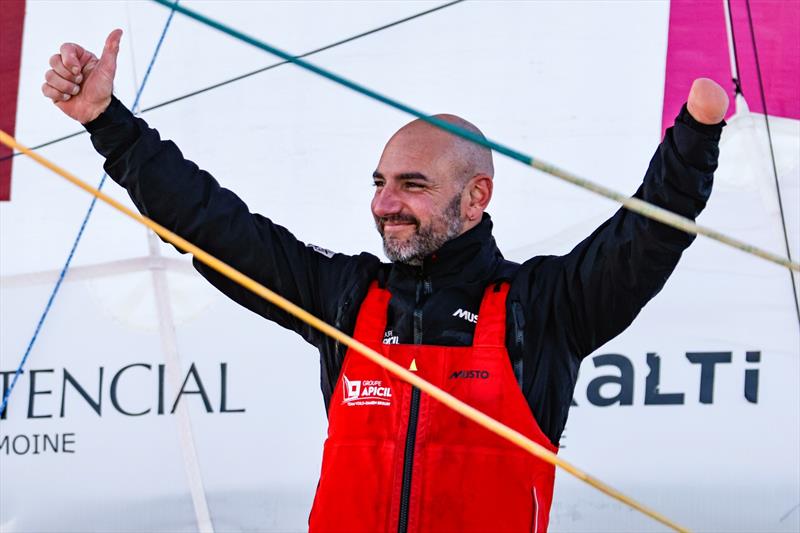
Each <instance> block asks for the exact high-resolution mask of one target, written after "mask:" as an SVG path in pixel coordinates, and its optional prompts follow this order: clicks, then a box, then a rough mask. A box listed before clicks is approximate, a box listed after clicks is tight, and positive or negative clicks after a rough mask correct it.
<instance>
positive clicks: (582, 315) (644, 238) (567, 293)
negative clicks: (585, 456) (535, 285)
mask: <svg viewBox="0 0 800 533" xmlns="http://www.w3.org/2000/svg"><path fill="white" fill-rule="evenodd" d="M727 107H728V98H727V95H726V94H725V91H724V90H723V89H722V88H721V87H720V86H719V85H717V84H716V83H714V82H713V81H711V80H708V79H699V80H696V81H695V83H694V84H693V86H692V89H691V91H690V94H689V98H688V102H687V105H686V106H684V108H683V109H682V111H681V113H680V114H679V115H678V117H677V119H676V121H675V125H674V126H673V127H671V128H669V129H668V130H667V132H666V135H665V136H664V140H663V141H662V143H661V144H660V145H659V147H658V149H657V150H656V153H655V155H654V156H653V158H652V160H651V161H650V166H649V168H648V169H647V173H646V174H645V177H644V181H643V183H642V185H641V186H640V187H639V190H638V191H637V192H636V194H635V196H636V197H638V198H641V199H643V200H646V201H648V202H650V203H653V204H655V205H658V206H661V207H663V208H665V209H668V210H670V211H673V212H676V213H678V214H680V215H683V216H685V217H688V218H690V219H694V218H695V217H696V216H697V215H698V214H700V212H701V211H702V210H703V208H704V207H705V205H706V201H707V200H708V197H709V195H710V194H711V186H712V183H713V175H714V171H715V170H716V168H717V157H718V155H719V148H718V143H719V137H720V133H721V131H722V126H723V125H724V122H723V118H724V116H725V112H726V110H727ZM694 238H695V236H694V235H690V234H687V233H684V232H683V231H681V230H677V229H674V228H672V227H668V226H665V225H664V224H661V223H659V222H655V221H653V220H651V219H648V218H645V217H643V216H641V215H639V214H636V213H633V212H630V211H628V210H626V209H624V208H622V209H620V210H619V211H618V212H617V213H616V214H615V215H614V216H613V217H611V218H610V219H609V220H607V221H606V222H605V223H604V224H603V225H601V226H600V227H599V228H598V229H597V230H595V231H594V233H592V234H591V235H590V236H589V237H588V238H586V239H585V240H584V241H583V242H581V243H580V244H578V246H576V247H575V249H573V250H572V251H571V252H570V253H569V254H567V255H566V256H563V257H556V258H549V259H548V260H545V261H541V262H538V263H537V265H536V268H535V269H534V270H535V272H536V275H538V276H540V277H544V278H545V279H548V280H549V282H550V283H551V286H552V290H554V291H555V293H554V294H553V303H554V307H555V308H556V309H555V311H556V313H557V315H558V317H559V319H560V327H562V328H564V329H565V330H566V331H567V332H568V333H567V334H568V335H569V336H570V337H571V340H572V343H571V344H573V346H574V348H575V352H574V354H573V355H576V356H577V357H578V358H582V357H585V356H586V355H589V354H590V353H591V352H592V351H593V350H594V349H596V348H597V347H599V346H600V345H602V344H604V343H605V342H607V341H608V340H610V339H611V338H613V337H615V336H616V335H618V334H619V333H620V332H621V331H622V330H624V329H625V328H626V327H627V326H628V325H629V324H630V323H631V322H632V321H633V319H634V318H635V317H636V315H637V314H638V313H639V311H640V310H641V309H642V307H644V305H645V304H646V303H647V302H648V301H649V300H650V299H651V298H652V297H653V296H655V295H656V294H657V293H658V292H659V291H660V290H661V288H662V287H663V286H664V283H665V282H666V280H667V278H668V277H669V275H670V274H671V273H672V271H673V270H674V269H675V266H676V265H677V263H678V260H679V259H680V257H681V254H682V253H683V250H685V249H686V248H687V247H688V246H689V245H690V244H691V243H692V241H693V240H694Z"/></svg>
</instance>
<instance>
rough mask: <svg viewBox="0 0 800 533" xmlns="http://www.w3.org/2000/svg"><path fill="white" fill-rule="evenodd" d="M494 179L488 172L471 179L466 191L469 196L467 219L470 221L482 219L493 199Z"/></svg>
mask: <svg viewBox="0 0 800 533" xmlns="http://www.w3.org/2000/svg"><path fill="white" fill-rule="evenodd" d="M493 187H494V183H493V180H492V178H491V177H490V176H488V175H486V174H478V175H476V176H474V177H473V178H472V179H470V180H469V182H468V183H467V187H466V191H467V194H468V198H467V209H466V215H467V219H468V220H470V221H475V220H480V218H481V216H482V215H483V212H484V211H485V210H486V207H487V206H488V205H489V201H490V200H491V199H492V190H493Z"/></svg>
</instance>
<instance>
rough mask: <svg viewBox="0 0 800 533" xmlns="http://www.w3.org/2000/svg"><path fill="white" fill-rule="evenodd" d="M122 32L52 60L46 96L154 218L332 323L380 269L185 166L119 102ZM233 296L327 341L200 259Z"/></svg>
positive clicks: (175, 150) (311, 338)
mask: <svg viewBox="0 0 800 533" xmlns="http://www.w3.org/2000/svg"><path fill="white" fill-rule="evenodd" d="M121 35H122V32H121V31H120V30H115V31H114V32H112V33H111V34H110V35H109V36H108V39H107V41H106V45H105V48H104V50H103V54H102V55H101V57H100V58H99V59H98V58H97V57H96V56H94V54H92V53H91V52H88V51H87V50H85V49H83V48H82V47H80V46H78V45H75V44H65V45H63V46H62V47H61V50H60V53H59V54H56V55H55V56H53V57H52V58H51V60H50V66H51V68H52V70H50V71H48V72H47V74H46V76H45V79H46V83H45V85H44V86H43V88H42V92H43V93H44V94H45V96H47V97H48V98H51V99H52V100H53V102H54V103H55V104H56V106H58V107H59V108H60V109H61V110H62V111H63V112H64V113H66V114H67V115H68V116H70V117H72V118H74V119H75V120H78V121H79V122H81V123H82V124H84V125H85V126H86V128H87V130H88V131H89V132H90V133H91V134H92V143H93V144H94V146H95V148H96V149H97V151H98V152H99V153H100V154H101V155H103V156H104V157H105V158H106V162H105V164H104V168H105V170H106V172H107V173H108V175H109V176H110V177H111V178H112V179H113V180H114V181H116V182H117V183H118V184H120V185H122V186H123V187H125V188H126V189H127V191H128V193H129V195H130V197H131V198H132V199H133V202H134V204H136V207H137V208H138V209H139V211H141V212H142V213H143V214H144V215H146V216H148V217H150V218H152V219H154V220H155V221H157V222H158V223H160V224H162V225H164V226H165V227H167V228H168V229H170V230H172V231H174V232H175V233H177V234H179V235H181V236H182V237H184V238H186V239H187V240H189V241H191V242H193V243H194V244H196V245H198V246H200V247H201V248H203V249H205V250H206V251H208V252H209V253H211V254H212V255H214V256H216V257H218V258H220V259H222V260H223V261H225V262H227V263H229V264H230V265H232V266H233V267H235V268H237V269H239V270H241V271H242V272H243V273H245V274H247V275H248V276H250V277H252V278H254V279H256V280H257V281H259V282H261V283H262V284H264V285H265V286H267V287H269V288H271V289H273V290H275V291H276V292H278V293H279V294H281V295H282V296H284V297H286V298H288V299H289V300H291V301H293V302H295V303H297V304H298V305H300V306H301V307H304V308H305V309H307V310H308V311H310V312H312V313H314V314H315V315H318V316H321V317H323V318H325V319H328V320H331V319H332V318H331V316H332V315H333V314H335V307H336V302H337V299H338V296H339V293H340V292H341V291H342V290H344V288H345V287H346V286H347V280H348V279H349V278H350V277H352V274H353V272H354V270H355V269H360V268H364V267H365V265H367V264H371V263H372V262H377V259H375V258H371V256H367V255H366V254H364V256H358V257H351V256H345V255H342V254H332V253H328V252H327V251H324V250H322V249H320V248H317V247H308V246H306V245H305V244H304V243H302V242H300V241H299V240H297V239H296V238H295V237H294V236H293V235H292V234H291V233H290V232H289V231H288V230H286V229H285V228H283V227H281V226H278V225H277V224H274V223H272V222H271V221H270V220H269V219H267V218H265V217H263V216H260V215H257V214H252V213H250V211H249V209H248V207H247V205H245V203H244V202H243V201H242V200H241V199H240V198H239V197H237V196H236V195H235V194H234V193H233V192H231V191H229V190H227V189H225V188H223V187H221V186H220V185H219V183H217V181H216V180H215V179H214V178H213V177H212V176H211V175H210V174H209V173H208V172H206V171H204V170H202V169H200V168H199V167H198V166H197V165H195V164H194V163H193V162H191V161H189V160H187V159H185V158H184V157H183V155H182V154H181V152H180V150H179V149H178V147H177V146H176V145H175V144H174V143H172V142H171V141H162V140H161V138H160V136H159V134H158V132H157V131H156V130H154V129H152V128H149V127H148V126H147V124H146V123H145V122H144V121H143V120H141V119H139V118H136V117H134V116H133V115H132V113H131V112H130V111H128V110H127V109H126V108H125V107H124V106H123V105H122V103H120V102H119V101H118V100H117V99H115V98H114V97H113V95H112V85H113V80H114V73H115V70H116V55H117V53H118V51H119V42H120V38H121ZM195 267H196V268H197V269H198V270H199V271H200V272H201V273H202V274H203V275H204V276H205V277H206V278H207V279H209V281H211V282H212V283H213V284H214V285H215V286H217V287H218V288H219V289H220V290H222V291H223V292H224V293H225V294H227V295H228V296H230V297H231V298H233V299H234V300H236V301H237V302H239V303H240V304H242V305H244V306H246V307H248V308H249V309H251V310H253V311H255V312H257V313H259V314H261V315H262V316H264V317H266V318H269V319H270V320H274V321H275V322H277V323H279V324H280V325H282V326H284V327H287V328H289V329H292V330H294V331H296V332H298V333H300V334H301V335H303V337H304V338H305V339H306V340H308V341H309V342H311V343H312V344H315V345H317V344H318V343H319V341H320V338H319V336H318V334H316V333H315V332H313V331H311V330H310V329H308V327H307V326H305V325H304V324H303V323H301V322H299V321H297V320H296V319H294V318H292V317H290V316H289V315H286V314H285V313H283V312H281V311H278V310H277V309H276V308H274V307H273V306H271V305H270V304H267V303H266V302H265V301H264V300H262V299H261V298H260V297H257V296H255V295H253V294H252V293H250V292H249V291H247V290H246V289H243V288H241V287H239V286H238V285H236V284H234V283H232V282H230V281H228V280H227V279H226V278H224V277H222V276H220V275H219V274H217V273H216V272H214V271H212V270H211V269H209V268H207V267H205V266H204V265H202V264H199V263H198V262H197V261H195Z"/></svg>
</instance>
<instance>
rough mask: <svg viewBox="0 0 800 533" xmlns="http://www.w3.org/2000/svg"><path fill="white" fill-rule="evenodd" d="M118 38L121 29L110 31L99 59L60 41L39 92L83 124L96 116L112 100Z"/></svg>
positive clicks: (120, 36) (76, 46)
mask: <svg viewBox="0 0 800 533" xmlns="http://www.w3.org/2000/svg"><path fill="white" fill-rule="evenodd" d="M120 39H122V30H114V31H112V32H111V33H110V34H109V35H108V37H107V38H106V44H105V47H104V48H103V53H102V54H101V56H100V58H99V59H98V58H97V56H95V55H94V54H93V53H91V52H89V51H88V50H85V49H84V48H82V47H81V46H79V45H77V44H74V43H64V44H62V45H61V50H60V51H59V53H58V54H55V55H54V56H53V57H51V58H50V67H51V70H48V71H47V72H46V73H45V75H44V79H45V83H44V85H42V94H44V95H45V96H46V97H47V98H50V99H51V100H52V101H53V103H54V104H55V105H56V107H58V108H59V109H61V111H63V112H64V113H65V114H66V115H67V116H68V117H71V118H74V119H75V120H77V121H79V122H80V123H82V124H86V123H87V122H91V121H92V120H94V119H95V118H97V117H98V116H99V115H100V113H102V112H103V111H105V109H106V108H107V107H108V105H109V104H110V103H111V93H112V91H113V88H114V75H115V74H116V71H117V54H118V53H119V42H120Z"/></svg>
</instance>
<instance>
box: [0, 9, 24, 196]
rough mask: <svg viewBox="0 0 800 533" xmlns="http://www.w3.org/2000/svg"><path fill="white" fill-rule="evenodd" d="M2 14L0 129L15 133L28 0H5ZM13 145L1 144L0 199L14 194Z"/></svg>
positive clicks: (0, 39)
mask: <svg viewBox="0 0 800 533" xmlns="http://www.w3.org/2000/svg"><path fill="white" fill-rule="evenodd" d="M2 3H3V14H2V16H0V130H3V131H4V132H6V133H8V134H9V135H14V126H15V124H16V118H17V92H18V90H19V64H20V59H21V52H22V25H23V22H24V19H25V0H3V1H2ZM10 155H11V149H10V148H8V147H6V145H4V144H3V145H0V201H3V200H9V199H10V198H11V159H5V160H2V159H3V158H4V157H8V156H10Z"/></svg>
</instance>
